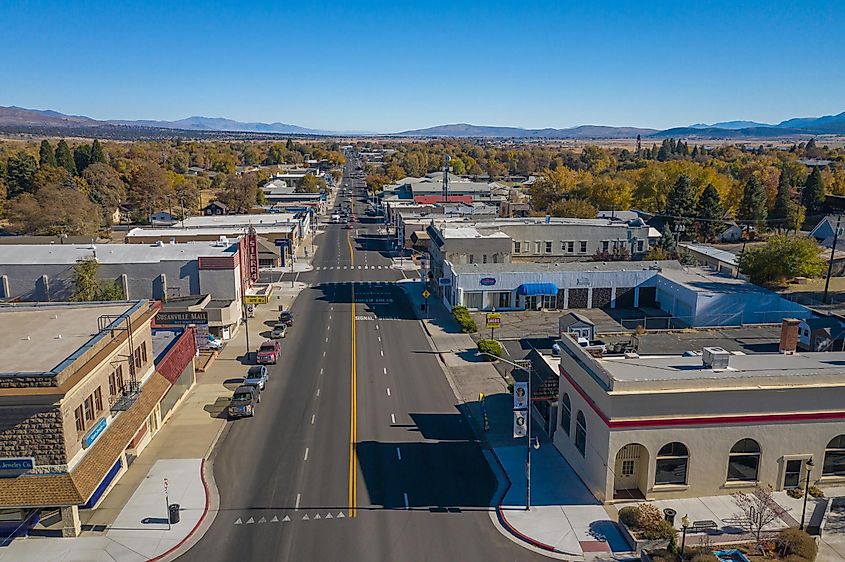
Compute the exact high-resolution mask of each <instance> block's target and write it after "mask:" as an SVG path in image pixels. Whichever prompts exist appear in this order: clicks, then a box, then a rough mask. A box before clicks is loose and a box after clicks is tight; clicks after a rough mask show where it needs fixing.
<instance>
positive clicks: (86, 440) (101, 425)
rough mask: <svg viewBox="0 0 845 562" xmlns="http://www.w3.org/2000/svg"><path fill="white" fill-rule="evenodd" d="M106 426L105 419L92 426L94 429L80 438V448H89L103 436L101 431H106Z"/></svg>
mask: <svg viewBox="0 0 845 562" xmlns="http://www.w3.org/2000/svg"><path fill="white" fill-rule="evenodd" d="M106 425H108V424H107V422H106V418H101V419H100V421H98V422H97V423H96V424H94V427H92V428H91V430H90V431H89V432H88V433H86V434H85V437H83V438H82V447H83V448H86V449H87V448H88V447H90V446H91V445H92V444H93V443H94V441H96V440H97V438H98V437H99V436H100V435H102V434H103V431H105V430H106Z"/></svg>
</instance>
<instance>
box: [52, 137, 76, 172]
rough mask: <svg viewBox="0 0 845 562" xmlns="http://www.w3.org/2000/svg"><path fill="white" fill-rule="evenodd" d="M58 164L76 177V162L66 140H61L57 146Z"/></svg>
mask: <svg viewBox="0 0 845 562" xmlns="http://www.w3.org/2000/svg"><path fill="white" fill-rule="evenodd" d="M56 164H57V165H58V166H60V167H62V168H64V169H65V170H67V171H68V173H69V174H70V175H72V176H75V175H76V161H75V160H74V159H73V154H72V153H71V151H70V147H69V146H68V145H67V143H66V142H65V139H62V140H60V141H59V144H58V145H56Z"/></svg>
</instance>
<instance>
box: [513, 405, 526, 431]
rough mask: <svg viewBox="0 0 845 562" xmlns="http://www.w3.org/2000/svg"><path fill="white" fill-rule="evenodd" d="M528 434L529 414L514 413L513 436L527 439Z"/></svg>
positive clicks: (524, 411) (521, 411) (516, 411)
mask: <svg viewBox="0 0 845 562" xmlns="http://www.w3.org/2000/svg"><path fill="white" fill-rule="evenodd" d="M527 434H528V412H527V411H526V410H514V411H513V436H514V437H525V436H526V435H527Z"/></svg>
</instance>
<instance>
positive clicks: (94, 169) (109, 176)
mask: <svg viewBox="0 0 845 562" xmlns="http://www.w3.org/2000/svg"><path fill="white" fill-rule="evenodd" d="M82 177H83V178H85V181H87V182H88V186H89V193H88V196H89V197H90V198H91V201H93V202H94V203H96V204H97V205H99V206H100V207H101V208H102V209H103V211H104V212H105V213H104V215H105V216H106V217H108V218H110V217H111V211H114V209H116V208H117V207H118V206H119V205H120V204H121V203H123V202H124V201H125V200H126V184H125V183H124V182H123V180H122V179H120V175H119V174H118V173H117V172H116V171H115V169H114V168H112V167H111V166H109V165H108V164H104V163H102V162H94V163H93V164H91V165H90V166H88V167H87V168H85V171H84V172H83V173H82Z"/></svg>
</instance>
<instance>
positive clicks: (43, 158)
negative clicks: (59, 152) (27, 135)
mask: <svg viewBox="0 0 845 562" xmlns="http://www.w3.org/2000/svg"><path fill="white" fill-rule="evenodd" d="M55 165H56V152H55V151H54V150H53V145H52V144H50V141H48V140H47V139H44V140H43V141H41V148H40V149H39V150H38V166H39V167H41V168H43V167H44V166H55Z"/></svg>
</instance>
